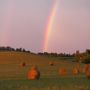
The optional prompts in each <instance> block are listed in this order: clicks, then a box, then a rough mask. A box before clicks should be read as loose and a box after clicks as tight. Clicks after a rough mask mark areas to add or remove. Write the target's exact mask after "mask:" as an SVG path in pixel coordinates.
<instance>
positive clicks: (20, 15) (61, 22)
mask: <svg viewBox="0 0 90 90" xmlns="http://www.w3.org/2000/svg"><path fill="white" fill-rule="evenodd" d="M57 1H58V9H57V12H56V16H55V17H54V18H55V20H54V22H53V23H54V24H53V27H52V31H51V36H50V38H49V42H48V50H47V51H48V52H58V53H61V52H66V53H74V52H75V51H76V50H80V51H81V52H82V51H85V50H86V49H90V40H89V39H90V0H57ZM54 2H55V0H0V46H11V47H15V48H17V47H22V48H25V49H28V50H30V51H32V52H42V51H43V46H44V45H43V44H44V42H45V41H44V38H45V33H46V27H47V22H48V17H49V15H50V13H51V10H52V7H53V5H54Z"/></svg>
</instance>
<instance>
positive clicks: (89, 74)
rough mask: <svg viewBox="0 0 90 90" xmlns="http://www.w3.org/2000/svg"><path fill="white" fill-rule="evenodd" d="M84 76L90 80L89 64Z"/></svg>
mask: <svg viewBox="0 0 90 90" xmlns="http://www.w3.org/2000/svg"><path fill="white" fill-rule="evenodd" d="M86 76H87V78H88V79H90V64H87V70H86Z"/></svg>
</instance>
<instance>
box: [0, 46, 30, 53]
mask: <svg viewBox="0 0 90 90" xmlns="http://www.w3.org/2000/svg"><path fill="white" fill-rule="evenodd" d="M0 51H16V52H27V53H31V52H30V51H29V50H26V49H24V48H16V49H15V48H12V47H10V46H6V47H5V46H0Z"/></svg>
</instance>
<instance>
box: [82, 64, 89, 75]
mask: <svg viewBox="0 0 90 90" xmlns="http://www.w3.org/2000/svg"><path fill="white" fill-rule="evenodd" d="M87 70H88V65H85V66H84V67H83V68H82V73H84V74H85V73H86V72H87Z"/></svg>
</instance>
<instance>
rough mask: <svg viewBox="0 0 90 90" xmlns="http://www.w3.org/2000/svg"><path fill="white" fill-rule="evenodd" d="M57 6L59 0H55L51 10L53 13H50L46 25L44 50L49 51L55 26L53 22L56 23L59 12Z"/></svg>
mask: <svg viewBox="0 0 90 90" xmlns="http://www.w3.org/2000/svg"><path fill="white" fill-rule="evenodd" d="M57 7H58V0H55V2H54V5H53V7H52V10H51V13H50V15H49V19H48V23H47V27H46V32H45V37H44V47H43V52H47V51H48V44H49V39H50V34H51V31H52V28H53V23H54V20H55V16H56V12H57Z"/></svg>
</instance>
